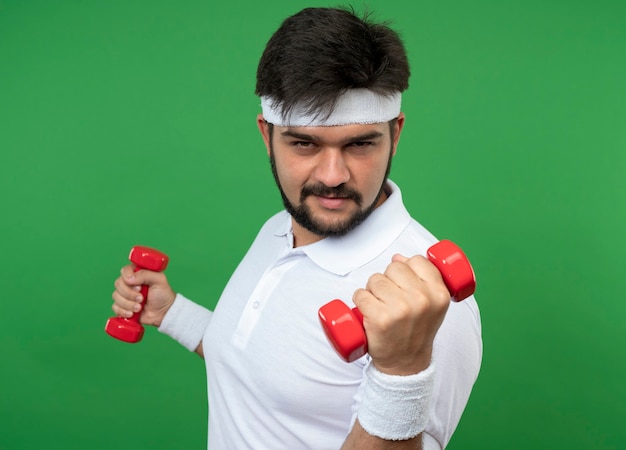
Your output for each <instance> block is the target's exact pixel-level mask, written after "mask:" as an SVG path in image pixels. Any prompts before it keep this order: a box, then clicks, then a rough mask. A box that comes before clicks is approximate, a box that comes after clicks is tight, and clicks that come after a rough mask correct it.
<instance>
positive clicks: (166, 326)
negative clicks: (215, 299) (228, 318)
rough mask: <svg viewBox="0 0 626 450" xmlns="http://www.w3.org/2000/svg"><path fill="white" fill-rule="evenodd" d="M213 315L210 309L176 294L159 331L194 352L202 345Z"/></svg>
mask: <svg viewBox="0 0 626 450" xmlns="http://www.w3.org/2000/svg"><path fill="white" fill-rule="evenodd" d="M212 315H213V313H212V312H211V311H209V310H208V309H206V308H204V307H202V306H200V305H198V304H197V303H194V302H192V301H191V300H189V299H187V298H185V297H183V296H182V295H181V294H176V298H175V299H174V303H172V306H171V307H170V309H169V310H168V311H167V313H165V316H164V317H163V321H162V322H161V326H160V327H159V332H161V333H163V334H165V335H167V336H169V337H171V338H173V339H174V340H176V341H177V342H178V343H180V344H181V345H182V346H183V347H185V348H186V349H187V350H189V351H190V352H193V351H195V350H196V349H197V348H198V345H200V342H201V341H202V337H203V336H204V332H205V330H206V327H207V326H208V325H209V322H210V321H211V316H212Z"/></svg>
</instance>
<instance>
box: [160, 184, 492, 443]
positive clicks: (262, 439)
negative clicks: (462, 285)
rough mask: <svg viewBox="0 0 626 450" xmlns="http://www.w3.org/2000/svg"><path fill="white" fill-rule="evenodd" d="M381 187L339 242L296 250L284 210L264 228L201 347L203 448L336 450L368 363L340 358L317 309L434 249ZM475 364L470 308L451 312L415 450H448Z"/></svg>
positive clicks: (469, 302) (463, 305)
mask: <svg viewBox="0 0 626 450" xmlns="http://www.w3.org/2000/svg"><path fill="white" fill-rule="evenodd" d="M389 186H390V188H391V191H392V192H391V195H390V197H389V198H388V199H387V200H386V201H385V202H384V203H383V204H382V205H381V206H380V207H378V208H377V209H376V210H375V211H374V212H373V213H372V215H371V216H370V217H369V218H368V219H367V220H366V221H365V222H363V223H362V224H361V225H359V226H358V227H357V228H356V229H354V230H353V231H352V232H350V233H349V234H348V235H346V236H344V237H340V238H326V239H323V240H321V241H319V242H316V243H314V244H311V245H307V246H303V247H298V248H295V249H294V248H293V247H292V242H293V236H292V234H291V233H292V231H291V218H290V216H289V215H288V214H287V213H286V212H284V211H282V212H280V213H278V214H276V215H275V216H274V217H272V218H270V219H269V220H268V221H267V222H266V223H265V225H264V226H263V227H262V229H261V230H260V232H259V234H258V235H257V238H256V239H255V241H254V243H253V244H252V246H251V247H250V249H249V250H248V253H247V254H246V256H245V258H244V259H243V260H242V261H241V263H240V264H239V266H238V268H237V269H236V270H235V272H234V273H233V275H232V277H231V279H230V281H229V282H228V284H227V286H226V288H225V289H224V292H223V294H222V296H221V298H220V300H219V302H218V304H217V307H216V309H215V312H214V314H213V317H212V319H211V320H210V322H209V323H208V327H207V329H206V333H205V334H204V338H203V349H204V355H205V361H206V370H207V383H208V396H209V430H208V444H209V448H210V449H211V450H221V449H235V448H236V449H241V450H244V449H254V450H258V449H295V448H297V449H316V450H323V449H338V448H340V447H341V445H342V443H343V442H344V440H345V438H346V436H347V435H348V433H349V432H350V429H351V426H352V425H353V424H354V422H355V420H356V417H357V414H358V412H359V407H360V404H361V401H362V391H361V390H360V387H361V384H362V383H363V380H364V376H363V371H364V369H365V367H366V365H367V364H368V359H369V357H368V356H367V355H366V356H364V357H362V358H361V359H359V360H357V361H356V362H354V363H351V364H348V363H345V362H344V361H342V360H341V359H340V358H339V357H338V355H337V354H336V353H335V351H334V350H333V348H332V347H331V345H330V344H329V343H328V341H327V339H326V336H325V335H324V332H323V330H322V328H321V325H320V323H319V320H318V317H317V310H318V309H319V308H320V307H321V306H322V305H323V304H325V303H327V302H328V301H330V300H333V299H335V298H340V299H342V300H343V301H345V302H346V303H348V305H350V306H354V305H353V303H352V302H351V299H352V294H353V292H354V291H355V290H356V289H357V288H360V287H363V286H365V284H366V282H367V279H368V278H369V277H370V276H371V275H372V274H373V273H375V272H384V270H385V268H386V267H387V265H388V264H389V263H390V261H391V257H392V256H393V255H394V254H395V253H401V254H404V255H406V256H412V255H415V254H421V255H425V254H426V250H427V249H428V247H430V246H431V245H432V244H434V243H435V242H436V239H435V237H434V236H433V235H431V234H430V233H429V232H428V231H427V230H426V229H424V227H422V226H421V225H420V224H419V223H417V222H416V221H415V220H413V219H412V218H411V217H410V216H409V214H408V212H407V211H406V209H405V207H404V205H403V203H402V197H401V193H400V190H399V189H398V187H397V186H395V185H394V184H393V183H391V182H389ZM177 323H178V326H183V325H182V323H180V322H179V321H177ZM172 334H176V333H172ZM194 336H195V333H194ZM192 341H195V338H194V339H193V340H191V339H190V340H188V342H190V343H191V342H192ZM481 358H482V340H481V325H480V315H479V311H478V307H477V304H476V301H475V300H474V298H473V297H470V298H468V299H466V300H464V301H463V302H460V303H452V304H451V305H450V308H449V309H448V313H447V315H446V318H445V320H444V322H443V324H442V326H441V328H440V330H439V332H438V334H437V337H436V339H435V343H434V350H433V363H434V364H435V365H436V367H437V372H436V374H435V381H434V391H433V395H432V406H431V409H430V413H429V417H428V424H427V425H426V429H425V431H424V433H423V439H424V446H425V447H424V448H426V449H428V450H434V449H436V450H439V449H440V448H444V447H445V446H446V444H447V442H448V441H449V439H450V437H451V435H452V433H453V432H454V429H455V428H456V426H457V424H458V422H459V420H460V417H461V414H462V412H463V409H464V408H465V405H466V403H467V401H468V398H469V395H470V392H471V389H472V386H473V384H474V382H475V380H476V377H477V376H478V372H479V369H480V363H481Z"/></svg>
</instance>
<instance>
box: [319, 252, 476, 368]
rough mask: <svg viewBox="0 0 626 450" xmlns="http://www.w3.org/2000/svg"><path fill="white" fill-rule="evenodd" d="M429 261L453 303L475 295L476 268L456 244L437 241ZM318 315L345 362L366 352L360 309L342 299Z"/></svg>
mask: <svg viewBox="0 0 626 450" xmlns="http://www.w3.org/2000/svg"><path fill="white" fill-rule="evenodd" d="M428 260H429V261H430V262H431V263H433V264H434V265H435V266H436V267H437V269H439V272H440V273H441V276H442V277H443V281H444V283H445V284H446V286H447V288H448V291H450V296H451V297H452V300H454V301H456V302H459V301H461V300H463V299H466V298H467V297H469V296H470V295H472V294H473V293H474V290H475V289H476V278H475V277H474V269H472V266H471V264H470V262H469V260H468V259H467V257H466V256H465V254H464V253H463V251H462V250H461V249H460V248H459V247H458V246H457V245H456V244H454V243H452V242H450V241H446V240H443V241H439V242H437V243H436V244H434V245H433V246H432V247H430V248H429V249H428ZM318 315H319V319H320V321H321V323H322V327H323V328H324V332H325V333H326V336H327V337H328V340H329V341H330V343H331V344H332V345H333V347H334V348H335V350H337V353H339V356H341V357H342V358H343V359H344V360H345V361H347V362H352V361H355V360H357V359H359V358H360V357H361V356H363V355H365V353H367V337H366V335H365V330H364V328H363V315H361V311H359V309H358V308H352V309H350V307H349V306H347V305H346V304H345V303H343V302H342V301H341V300H333V301H331V302H329V303H327V304H325V305H324V306H322V307H321V308H320V310H319V312H318Z"/></svg>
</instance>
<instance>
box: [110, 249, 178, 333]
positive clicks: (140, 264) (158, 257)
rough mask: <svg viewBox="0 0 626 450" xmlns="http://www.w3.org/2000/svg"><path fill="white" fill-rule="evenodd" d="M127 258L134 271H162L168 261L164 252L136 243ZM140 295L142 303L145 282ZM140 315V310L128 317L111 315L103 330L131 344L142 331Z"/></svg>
mask: <svg viewBox="0 0 626 450" xmlns="http://www.w3.org/2000/svg"><path fill="white" fill-rule="evenodd" d="M128 259H129V260H130V262H132V263H134V264H135V272H137V271H138V270H141V269H146V270H151V271H153V272H162V271H164V270H165V268H166V267H167V263H168V262H169V257H168V256H167V255H166V254H165V253H162V252H160V251H158V250H155V249H153V248H150V247H143V246H141V245H136V246H135V247H133V248H132V249H131V251H130V255H128ZM141 296H142V297H143V301H142V305H143V304H144V303H145V302H146V299H147V298H148V286H147V285H145V284H144V285H142V286H141ZM140 315H141V311H140V312H138V313H135V314H133V315H132V317H130V318H128V319H127V318H125V317H111V318H110V319H109V320H108V321H107V323H106V325H105V327H104V331H106V332H107V333H108V334H109V335H111V336H113V337H114V338H115V339H119V340H120V341H124V342H129V343H131V344H132V343H135V342H139V341H140V340H141V338H142V337H143V332H144V328H143V325H141V323H139V317H140Z"/></svg>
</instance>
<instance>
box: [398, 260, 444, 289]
mask: <svg viewBox="0 0 626 450" xmlns="http://www.w3.org/2000/svg"><path fill="white" fill-rule="evenodd" d="M405 264H407V265H408V266H409V267H410V268H411V269H412V270H413V272H415V273H416V274H417V275H418V276H419V277H420V278H421V279H422V280H424V281H425V282H426V283H434V284H436V283H440V282H442V278H441V273H440V272H439V269H437V267H436V266H435V265H434V264H433V263H431V262H430V261H429V260H428V259H426V258H425V257H423V256H421V255H415V256H413V257H411V258H408V259H407V260H406V262H405Z"/></svg>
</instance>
